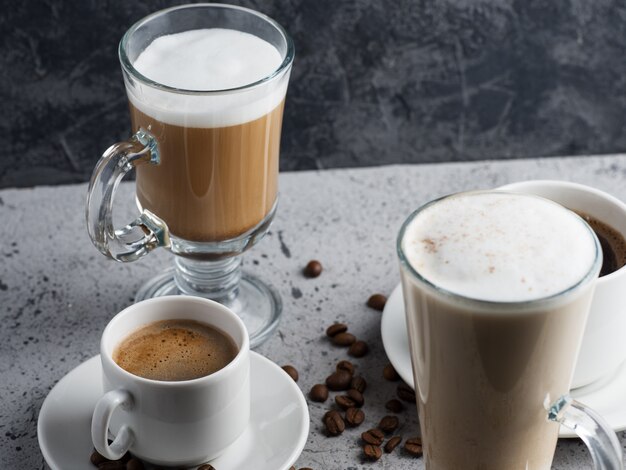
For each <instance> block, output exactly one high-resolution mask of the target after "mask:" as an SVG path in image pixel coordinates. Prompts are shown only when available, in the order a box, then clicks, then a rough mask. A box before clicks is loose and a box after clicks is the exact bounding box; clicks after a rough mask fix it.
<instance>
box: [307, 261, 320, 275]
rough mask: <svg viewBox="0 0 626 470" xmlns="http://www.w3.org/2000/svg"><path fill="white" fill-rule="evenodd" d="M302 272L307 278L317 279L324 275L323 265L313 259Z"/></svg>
mask: <svg viewBox="0 0 626 470" xmlns="http://www.w3.org/2000/svg"><path fill="white" fill-rule="evenodd" d="M302 272H303V274H304V275H305V276H306V277H317V276H319V275H320V274H322V263H320V262H319V261H317V260H315V259H312V260H311V261H309V262H308V263H307V265H306V266H305V268H304V270H303V271H302Z"/></svg>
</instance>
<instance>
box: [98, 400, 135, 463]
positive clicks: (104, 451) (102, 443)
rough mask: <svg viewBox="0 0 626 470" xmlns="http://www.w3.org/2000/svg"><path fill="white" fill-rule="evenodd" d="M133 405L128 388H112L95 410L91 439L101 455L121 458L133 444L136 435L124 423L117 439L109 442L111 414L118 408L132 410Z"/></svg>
mask: <svg viewBox="0 0 626 470" xmlns="http://www.w3.org/2000/svg"><path fill="white" fill-rule="evenodd" d="M132 405H133V397H132V396H131V394H130V393H129V392H127V391H126V390H111V391H110V392H108V393H106V394H105V395H104V396H103V397H102V398H100V400H98V403H97V404H96V408H95V409H94V410H93V417H92V418H91V440H92V441H93V446H94V447H95V448H96V450H97V451H98V453H100V455H102V456H104V457H106V458H107V459H110V460H118V459H121V458H122V457H123V456H124V454H125V453H126V452H128V449H129V448H130V446H131V445H132V443H133V441H134V440H135V437H134V435H133V432H132V431H131V430H130V428H129V427H128V426H126V425H122V427H121V428H120V429H119V431H118V433H117V436H115V440H114V441H113V442H111V444H109V441H108V435H109V423H110V421H111V415H112V414H113V411H115V409H116V408H118V407H119V408H121V409H123V410H130V409H131V408H132Z"/></svg>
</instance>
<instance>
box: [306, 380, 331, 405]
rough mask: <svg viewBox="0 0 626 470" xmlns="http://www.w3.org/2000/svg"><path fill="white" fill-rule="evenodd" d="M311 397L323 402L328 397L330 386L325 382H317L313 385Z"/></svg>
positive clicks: (313, 399)
mask: <svg viewBox="0 0 626 470" xmlns="http://www.w3.org/2000/svg"><path fill="white" fill-rule="evenodd" d="M309 398H310V399H311V400H312V401H316V402H319V403H322V402H324V401H326V400H327V399H328V387H327V386H326V385H324V384H315V385H313V387H311V391H310V392H309Z"/></svg>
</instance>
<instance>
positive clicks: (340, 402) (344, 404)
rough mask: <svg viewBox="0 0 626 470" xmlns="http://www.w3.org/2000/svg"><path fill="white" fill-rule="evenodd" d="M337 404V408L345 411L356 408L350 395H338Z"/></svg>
mask: <svg viewBox="0 0 626 470" xmlns="http://www.w3.org/2000/svg"><path fill="white" fill-rule="evenodd" d="M335 403H337V406H338V407H339V408H341V409H343V410H347V409H348V408H354V407H356V403H354V401H352V399H351V398H350V397H349V396H348V395H337V396H336V397H335Z"/></svg>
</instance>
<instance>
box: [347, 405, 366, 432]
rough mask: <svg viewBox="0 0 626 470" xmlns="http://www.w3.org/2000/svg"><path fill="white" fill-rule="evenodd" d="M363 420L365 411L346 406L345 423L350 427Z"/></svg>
mask: <svg viewBox="0 0 626 470" xmlns="http://www.w3.org/2000/svg"><path fill="white" fill-rule="evenodd" d="M363 421H365V413H363V410H360V409H358V408H348V409H347V410H346V423H348V425H349V426H351V427H353V428H354V427H356V426H358V425H360V424H361V423H362V422H363Z"/></svg>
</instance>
